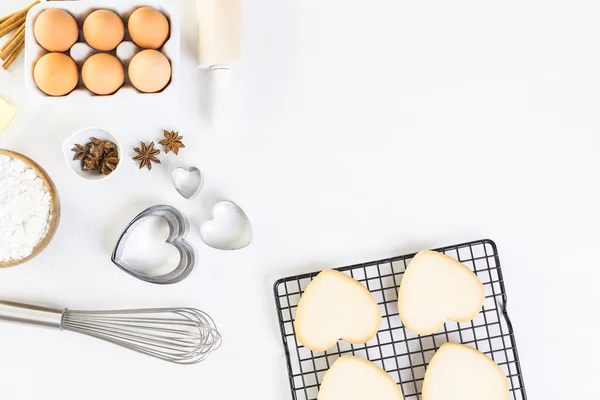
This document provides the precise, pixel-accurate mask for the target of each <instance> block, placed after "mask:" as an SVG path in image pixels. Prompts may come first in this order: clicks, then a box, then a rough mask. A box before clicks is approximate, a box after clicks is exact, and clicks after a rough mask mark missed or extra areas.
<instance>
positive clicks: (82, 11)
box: [25, 0, 181, 105]
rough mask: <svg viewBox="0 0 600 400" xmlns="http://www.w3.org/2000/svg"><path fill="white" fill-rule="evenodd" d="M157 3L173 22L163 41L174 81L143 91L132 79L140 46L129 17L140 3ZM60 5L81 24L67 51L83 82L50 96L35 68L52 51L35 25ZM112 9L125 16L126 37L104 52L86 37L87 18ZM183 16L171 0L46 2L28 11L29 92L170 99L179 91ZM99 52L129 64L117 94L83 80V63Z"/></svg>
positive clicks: (40, 97) (119, 100) (80, 99)
mask: <svg viewBox="0 0 600 400" xmlns="http://www.w3.org/2000/svg"><path fill="white" fill-rule="evenodd" d="M144 6H148V7H153V8H155V9H157V10H159V11H160V12H162V13H163V14H164V15H165V16H166V17H167V19H168V20H169V24H170V35H169V39H168V40H167V42H166V43H165V44H164V45H163V47H162V48H161V49H159V51H160V52H162V53H163V54H164V55H165V56H166V57H167V58H168V59H169V61H170V62H171V81H170V82H169V84H168V85H167V86H166V87H165V88H164V89H163V90H162V91H160V92H158V93H142V92H140V91H139V90H137V89H136V88H135V87H134V86H133V85H132V84H131V81H130V80H129V75H128V73H127V69H128V66H129V62H130V61H131V59H132V58H133V56H134V55H135V54H137V53H138V52H139V51H141V50H142V49H140V48H139V47H137V46H136V45H135V44H134V43H133V41H132V40H131V37H130V36H129V32H128V30H127V21H128V20H129V16H130V15H131V14H132V13H133V12H134V11H135V10H136V9H138V8H140V7H144ZM51 8H57V9H61V10H65V11H67V12H68V13H70V14H71V15H72V16H73V17H74V18H75V20H76V21H77V23H78V25H79V38H78V39H77V43H75V44H74V45H73V47H71V49H70V50H68V51H66V52H65V54H66V55H68V56H69V57H71V58H72V59H73V60H74V61H75V63H76V64H77V66H78V68H79V82H78V83H77V87H76V88H75V89H74V90H73V91H72V92H71V93H69V94H68V95H66V96H61V97H54V96H48V95H47V94H45V93H44V92H42V91H41V90H40V89H39V88H38V87H37V85H36V83H35V81H34V79H33V68H34V66H35V64H36V62H37V61H38V60H39V59H40V58H41V57H42V56H44V55H45V54H47V53H49V52H48V51H47V50H46V49H44V48H43V47H42V46H40V44H39V43H38V42H37V40H36V39H35V35H34V31H33V27H34V24H35V20H36V19H37V17H38V16H39V15H40V14H41V13H42V12H43V11H44V10H47V9H51ZM101 9H104V10H111V11H114V12H115V13H117V14H118V15H120V16H121V18H122V20H123V23H124V24H125V39H124V41H123V42H122V43H121V44H120V45H119V46H118V47H117V48H116V49H115V50H112V51H109V52H101V51H98V50H95V49H93V48H91V47H90V46H89V45H88V44H87V43H86V42H85V39H84V38H83V33H82V27H83V21H84V20H85V18H86V17H87V16H88V15H90V14H91V13H92V12H94V11H96V10H101ZM180 37H181V20H180V15H179V12H178V9H177V7H176V4H175V3H174V2H173V1H171V0H146V1H143V2H141V1H136V0H112V1H108V0H81V1H51V2H43V3H40V4H38V5H37V6H35V7H33V8H32V9H31V10H30V11H29V13H28V14H27V20H26V25H25V86H26V89H27V93H28V94H29V96H30V97H31V98H32V99H33V100H36V101H38V102H41V103H53V104H70V105H71V104H86V103H92V104H98V103H99V102H101V103H110V104H118V105H125V104H127V103H128V102H130V101H136V102H138V101H141V100H151V99H153V100H166V99H171V98H173V96H174V95H175V94H176V91H177V88H178V85H179V80H180V54H181V40H180ZM96 53H108V54H112V55H114V56H116V57H117V58H118V59H119V60H120V61H121V62H122V63H123V67H124V68H125V82H124V84H123V86H122V87H121V88H120V89H119V90H118V91H117V92H116V93H114V94H112V95H108V96H100V95H96V94H94V93H92V92H90V91H89V90H88V89H87V88H86V87H85V85H84V84H83V81H82V80H81V67H82V66H83V63H84V62H85V61H86V60H87V59H88V58H89V57H91V56H92V55H94V54H96Z"/></svg>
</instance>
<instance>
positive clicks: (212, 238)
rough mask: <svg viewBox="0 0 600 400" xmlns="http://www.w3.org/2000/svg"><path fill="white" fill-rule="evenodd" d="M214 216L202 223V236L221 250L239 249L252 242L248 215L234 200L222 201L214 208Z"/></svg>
mask: <svg viewBox="0 0 600 400" xmlns="http://www.w3.org/2000/svg"><path fill="white" fill-rule="evenodd" d="M212 214H213V218H212V219H211V220H209V221H206V222H204V223H203V224H202V225H200V237H201V238H202V241H203V242H204V243H206V244H207V245H208V246H210V247H213V248H215V249H219V250H239V249H243V248H244V247H247V246H248V245H250V243H251V242H252V226H251V225H250V220H249V219H248V216H247V215H246V213H245V212H244V210H242V209H241V208H240V206H238V205H237V204H235V203H234V202H232V201H221V202H219V203H217V204H215V206H214V207H213V209H212Z"/></svg>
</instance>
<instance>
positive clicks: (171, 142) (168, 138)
mask: <svg viewBox="0 0 600 400" xmlns="http://www.w3.org/2000/svg"><path fill="white" fill-rule="evenodd" d="M164 135H165V138H164V139H163V140H161V141H160V142H158V144H161V145H163V146H165V153H168V152H169V151H171V150H172V151H173V153H175V155H178V154H179V149H182V148H184V147H185V144H183V142H182V141H181V139H183V136H179V132H175V131H171V132H169V131H164Z"/></svg>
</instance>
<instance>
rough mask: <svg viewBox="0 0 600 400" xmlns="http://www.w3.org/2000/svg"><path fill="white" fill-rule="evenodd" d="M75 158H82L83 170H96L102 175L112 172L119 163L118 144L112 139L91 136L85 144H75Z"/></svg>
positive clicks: (76, 159)
mask: <svg viewBox="0 0 600 400" xmlns="http://www.w3.org/2000/svg"><path fill="white" fill-rule="evenodd" d="M71 150H72V151H73V152H75V155H74V156H73V160H75V161H79V160H81V170H82V171H96V172H97V173H98V174H101V175H109V174H111V173H112V172H113V171H114V170H115V169H116V168H117V165H118V164H119V152H118V149H117V145H116V144H115V143H113V142H111V141H106V140H100V139H97V138H94V137H92V138H90V142H89V143H87V144H86V145H85V146H83V145H80V144H75V147H73V149H71Z"/></svg>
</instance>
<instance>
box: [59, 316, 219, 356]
mask: <svg viewBox="0 0 600 400" xmlns="http://www.w3.org/2000/svg"><path fill="white" fill-rule="evenodd" d="M62 329H64V330H66V331H71V332H77V333H81V334H84V335H88V336H93V337H95V338H98V339H102V340H105V341H107V342H110V343H114V344H117V345H119V346H122V347H126V348H128V349H131V350H135V351H137V352H139V353H143V354H147V355H150V356H153V357H156V358H160V359H162V360H166V361H171V362H174V363H178V364H194V363H197V362H200V361H202V360H204V359H205V358H206V357H207V356H208V355H209V354H210V353H211V352H213V351H214V350H216V349H217V348H218V347H219V346H220V345H221V336H220V335H219V333H218V332H217V329H216V326H215V324H214V322H213V320H212V318H210V317H209V316H208V315H207V314H206V313H204V312H202V311H199V310H196V309H193V308H173V309H168V308H155V309H145V310H114V311H110V310H105V311H76V310H68V309H67V310H65V312H64V313H63V318H62Z"/></svg>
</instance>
